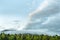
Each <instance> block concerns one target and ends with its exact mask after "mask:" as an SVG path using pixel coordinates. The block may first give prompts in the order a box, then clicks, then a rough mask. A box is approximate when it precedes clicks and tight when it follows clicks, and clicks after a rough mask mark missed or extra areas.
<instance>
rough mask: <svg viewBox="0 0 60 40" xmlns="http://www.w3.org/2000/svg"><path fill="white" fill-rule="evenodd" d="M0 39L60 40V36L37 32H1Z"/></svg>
mask: <svg viewBox="0 0 60 40" xmlns="http://www.w3.org/2000/svg"><path fill="white" fill-rule="evenodd" d="M0 40H60V36H58V35H54V36H50V35H43V34H41V35H37V34H28V33H27V34H5V33H1V34H0Z"/></svg>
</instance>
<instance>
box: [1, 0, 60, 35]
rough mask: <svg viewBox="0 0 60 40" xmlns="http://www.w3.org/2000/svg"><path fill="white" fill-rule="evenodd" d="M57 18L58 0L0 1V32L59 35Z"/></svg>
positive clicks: (59, 12)
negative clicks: (20, 31) (8, 30)
mask: <svg viewBox="0 0 60 40" xmlns="http://www.w3.org/2000/svg"><path fill="white" fill-rule="evenodd" d="M59 17H60V0H0V31H2V30H5V29H15V30H26V31H27V30H28V31H32V32H33V31H34V32H42V33H47V34H52V33H54V34H59V33H60V32H59V31H60V18H59ZM28 31H27V32H28Z"/></svg>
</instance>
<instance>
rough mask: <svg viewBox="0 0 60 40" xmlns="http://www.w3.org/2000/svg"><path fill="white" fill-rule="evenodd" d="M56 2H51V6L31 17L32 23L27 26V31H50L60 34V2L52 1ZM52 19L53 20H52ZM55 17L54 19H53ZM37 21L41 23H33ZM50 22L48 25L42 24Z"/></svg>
mask: <svg viewBox="0 0 60 40" xmlns="http://www.w3.org/2000/svg"><path fill="white" fill-rule="evenodd" d="M52 1H54V2H49V5H48V6H46V8H44V9H43V10H42V11H38V12H36V13H35V14H33V16H32V17H31V20H30V21H32V23H29V24H28V25H27V28H26V30H29V29H33V30H34V29H36V30H37V29H48V31H51V32H55V33H60V18H59V17H60V5H59V4H60V1H59V0H52ZM50 17H51V18H50ZM52 17H54V18H52ZM37 19H40V20H41V21H39V22H36V23H33V22H34V21H36V20H37ZM48 19H49V22H48V23H46V24H42V23H44V22H47V21H48Z"/></svg>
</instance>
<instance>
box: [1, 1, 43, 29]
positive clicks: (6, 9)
mask: <svg viewBox="0 0 60 40" xmlns="http://www.w3.org/2000/svg"><path fill="white" fill-rule="evenodd" d="M40 2H42V0H0V26H1V27H2V28H10V26H14V25H15V22H14V21H15V20H17V21H19V22H18V23H19V24H20V25H19V26H22V25H25V24H26V23H27V22H28V15H29V13H30V12H32V11H33V10H35V9H36V8H37V7H38V6H39V5H40ZM13 22H14V23H13ZM13 24H14V25H13ZM7 26H9V27H7ZM15 26H16V25H15ZM2 28H1V29H2ZM13 28H14V27H13Z"/></svg>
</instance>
